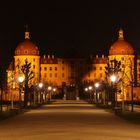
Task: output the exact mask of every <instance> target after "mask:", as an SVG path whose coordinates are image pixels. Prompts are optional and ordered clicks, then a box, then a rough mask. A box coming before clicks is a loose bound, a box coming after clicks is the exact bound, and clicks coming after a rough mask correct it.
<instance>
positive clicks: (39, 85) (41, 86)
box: [38, 83, 43, 103]
mask: <svg viewBox="0 0 140 140" xmlns="http://www.w3.org/2000/svg"><path fill="white" fill-rule="evenodd" d="M38 87H39V89H40V92H39V93H40V94H39V100H38V101H39V103H42V97H41V96H42V95H41V90H42V88H43V83H39V84H38Z"/></svg>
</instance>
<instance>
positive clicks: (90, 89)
mask: <svg viewBox="0 0 140 140" xmlns="http://www.w3.org/2000/svg"><path fill="white" fill-rule="evenodd" d="M88 89H89V95H90V102H91V103H92V89H93V87H92V86H89V87H88Z"/></svg>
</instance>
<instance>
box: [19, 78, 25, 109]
mask: <svg viewBox="0 0 140 140" xmlns="http://www.w3.org/2000/svg"><path fill="white" fill-rule="evenodd" d="M23 81H24V77H23V76H19V77H18V83H19V109H21V94H22V83H23Z"/></svg>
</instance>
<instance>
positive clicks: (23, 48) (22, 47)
mask: <svg viewBox="0 0 140 140" xmlns="http://www.w3.org/2000/svg"><path fill="white" fill-rule="evenodd" d="M15 55H39V50H38V47H37V46H36V45H35V44H33V43H32V42H31V41H30V40H29V39H26V40H25V41H24V42H22V43H19V45H18V46H17V48H16V50H15Z"/></svg>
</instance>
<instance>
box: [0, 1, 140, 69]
mask: <svg viewBox="0 0 140 140" xmlns="http://www.w3.org/2000/svg"><path fill="white" fill-rule="evenodd" d="M43 2H44V1H43ZM43 2H41V0H40V2H36V1H35V0H34V1H29V0H28V1H19V2H18V3H17V2H15V1H12V2H11V3H10V2H7V3H1V5H0V27H1V28H0V44H1V45H0V65H1V67H3V66H4V67H8V65H9V63H10V62H11V61H12V58H13V56H14V50H15V48H16V47H17V45H18V43H20V42H22V41H24V31H25V27H24V26H25V25H26V24H28V26H29V31H30V38H31V41H33V42H34V43H35V44H36V45H37V46H38V48H39V50H40V54H41V55H43V54H54V55H56V56H65V57H66V56H89V55H91V54H93V55H95V54H105V55H108V51H109V48H110V47H111V45H112V44H113V42H115V41H116V40H117V38H118V30H119V28H122V29H123V30H124V36H125V39H126V40H127V41H128V42H130V43H131V44H132V46H133V48H134V49H135V50H136V52H140V49H139V48H140V8H139V3H138V1H135V0H133V1H132V0H130V1H129V0H127V1H125V0H116V1H115V0H112V1H111V0H98V1H94V0H91V1H89V0H84V1H80V0H79V1H77V0H75V1H72V0H71V1H69V0H65V1H62V0H57V1H52V0H51V1H48V0H46V1H45V2H44V3H43Z"/></svg>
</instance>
